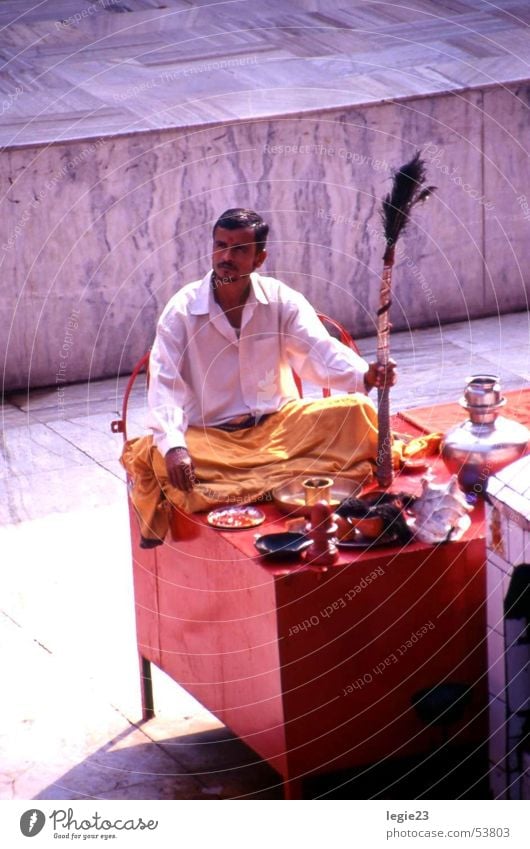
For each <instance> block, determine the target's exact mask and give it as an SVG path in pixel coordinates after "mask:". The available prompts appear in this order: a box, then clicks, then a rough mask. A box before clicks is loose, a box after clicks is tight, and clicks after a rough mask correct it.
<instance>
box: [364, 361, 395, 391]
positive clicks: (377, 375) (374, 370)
mask: <svg viewBox="0 0 530 849" xmlns="http://www.w3.org/2000/svg"><path fill="white" fill-rule="evenodd" d="M395 382H396V364H395V362H394V360H389V361H388V365H387V366H386V367H385V366H382V365H380V364H379V363H370V365H369V366H368V371H367V372H365V375H364V385H365V387H366V391H367V392H370V389H373V388H374V386H375V387H377V389H384V387H385V386H389V387H390V386H393V385H394V383H395Z"/></svg>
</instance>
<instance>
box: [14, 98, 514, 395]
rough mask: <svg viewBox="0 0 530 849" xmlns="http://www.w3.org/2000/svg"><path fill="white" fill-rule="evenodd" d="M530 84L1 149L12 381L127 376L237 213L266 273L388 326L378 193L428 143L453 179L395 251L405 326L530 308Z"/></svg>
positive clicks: (360, 321) (440, 183) (362, 324)
mask: <svg viewBox="0 0 530 849" xmlns="http://www.w3.org/2000/svg"><path fill="white" fill-rule="evenodd" d="M529 93H530V87H529V86H528V85H518V86H512V87H511V88H501V87H499V88H491V89H488V90H473V91H468V92H465V93H454V94H447V95H439V96H432V97H423V98H415V99H409V100H403V101H400V102H383V103H380V104H376V105H369V106H363V107H352V108H348V109H339V110H330V111H328V112H322V111H321V112H318V113H307V114H298V115H295V116H292V117H282V118H271V119H267V120H254V121H248V122H245V121H238V122H234V123H233V124H227V123H223V124H222V125H218V126H210V127H206V128H200V129H193V130H189V131H184V130H167V131H160V132H158V131H153V132H147V133H137V134H134V135H130V136H120V137H116V138H107V139H99V140H98V139H94V140H89V141H78V142H72V143H63V144H55V145H48V146H43V147H38V148H31V147H28V148H20V149H4V150H3V151H2V152H1V156H0V168H1V173H2V185H3V187H4V191H5V194H4V198H3V202H2V211H3V214H2V216H1V218H0V263H1V270H2V290H3V298H2V302H1V305H0V320H1V324H2V328H3V331H2V338H1V345H2V350H1V354H0V357H1V361H2V363H5V367H4V381H5V388H6V389H12V388H24V387H27V386H39V385H55V384H56V383H62V382H71V381H76V380H82V379H86V378H92V379H94V378H97V377H103V376H110V375H114V374H117V373H126V372H127V371H130V370H131V367H132V366H133V364H134V362H135V361H136V360H137V359H138V358H139V356H140V355H141V354H142V353H143V351H144V350H145V349H146V348H147V347H148V346H149V344H150V342H151V340H152V337H153V333H154V329H155V322H156V318H157V316H158V314H159V313H160V311H161V309H162V307H163V306H164V304H165V302H166V301H167V300H168V298H169V297H170V295H171V294H172V292H174V291H175V290H176V289H178V288H179V287H180V286H182V285H183V284H184V283H186V282H188V281H190V280H193V279H195V278H197V277H198V276H202V274H203V273H205V272H206V271H207V270H208V268H209V262H210V247H211V238H210V233H211V227H212V223H213V221H214V220H215V218H216V217H217V215H218V214H219V213H220V212H221V211H222V210H223V209H225V208H227V207H230V206H251V207H254V208H256V209H258V210H259V211H260V212H262V213H263V214H264V215H265V217H266V218H268V219H269V220H270V223H271V236H270V243H269V258H268V260H267V264H266V271H267V272H268V273H270V274H272V275H276V276H278V277H280V278H282V279H284V280H285V281H286V282H288V283H289V284H291V285H292V286H294V287H295V288H297V289H300V290H301V291H303V292H304V293H305V294H306V295H307V296H308V298H309V299H310V300H311V302H312V303H313V304H314V306H315V307H316V308H317V309H319V310H321V311H324V312H327V313H329V314H330V315H332V316H334V317H336V318H338V319H340V320H341V321H343V323H344V324H346V325H347V326H348V327H349V329H350V330H352V332H353V333H354V335H355V336H356V337H358V338H359V337H362V336H366V335H372V334H373V333H374V321H375V311H376V305H377V300H378V288H379V274H380V271H381V257H382V253H383V241H382V227H381V222H380V214H379V209H380V202H381V199H382V197H383V196H384V194H385V193H386V192H387V191H388V190H389V188H390V185H391V173H392V169H393V168H395V167H396V166H398V165H400V164H402V163H403V162H404V161H406V159H407V158H408V157H410V156H411V155H412V154H413V153H414V151H415V150H416V149H418V148H421V149H422V150H423V151H424V157H425V160H426V163H427V167H428V179H429V182H430V183H434V184H435V185H436V186H437V187H438V188H437V191H436V194H435V196H434V197H433V198H432V199H431V200H430V201H429V202H428V203H427V204H426V205H425V206H424V207H422V208H416V210H415V211H414V215H413V220H412V222H411V224H410V226H409V229H408V231H407V232H406V233H405V235H404V236H403V238H402V241H401V243H400V245H399V246H398V263H397V265H396V268H395V272H394V306H393V323H394V327H395V328H396V329H398V328H399V329H406V328H409V327H419V326H429V325H436V324H438V323H439V322H447V321H454V320H460V319H464V320H465V319H467V318H475V317H479V316H483V315H487V314H495V313H497V312H505V311H513V310H518V309H525V308H526V307H527V299H528V294H529V290H530V276H529V272H528V262H526V259H527V255H528V249H527V240H528V233H529V227H530V209H529V205H530V190H529V189H528V188H527V186H526V177H525V174H526V173H527V153H526V149H525V144H524V136H523V133H524V132H525V126H526V122H527V115H528V102H529Z"/></svg>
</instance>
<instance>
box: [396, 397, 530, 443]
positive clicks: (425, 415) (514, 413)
mask: <svg viewBox="0 0 530 849" xmlns="http://www.w3.org/2000/svg"><path fill="white" fill-rule="evenodd" d="M504 396H505V398H506V404H505V406H504V407H501V409H500V415H501V416H506V417H507V418H509V419H514V420H515V421H518V422H521V424H524V425H527V426H529V425H530V389H512V390H510V391H508V392H505V393H504ZM400 416H401V418H402V419H404V420H405V421H406V422H409V424H412V425H414V426H415V427H417V428H419V429H420V430H422V431H423V433H432V432H433V431H441V432H442V433H446V432H447V431H448V430H449V429H450V428H452V427H453V425H456V424H459V423H460V422H463V421H465V420H466V419H467V418H468V414H467V412H466V410H464V408H463V407H461V406H460V404H459V403H458V402H457V401H456V402H455V401H452V402H450V403H449V404H433V405H432V406H430V407H415V408H414V409H412V410H404V411H403V412H402V413H400Z"/></svg>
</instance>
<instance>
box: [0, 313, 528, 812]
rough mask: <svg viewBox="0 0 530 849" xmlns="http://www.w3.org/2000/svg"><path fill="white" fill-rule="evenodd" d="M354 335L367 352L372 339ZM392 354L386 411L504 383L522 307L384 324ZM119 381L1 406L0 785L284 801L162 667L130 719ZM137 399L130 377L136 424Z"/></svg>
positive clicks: (521, 380) (15, 793)
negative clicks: (395, 376)
mask: <svg viewBox="0 0 530 849" xmlns="http://www.w3.org/2000/svg"><path fill="white" fill-rule="evenodd" d="M360 348H361V351H362V353H363V354H364V355H366V356H370V355H371V353H372V352H373V350H374V340H373V339H366V340H361V341H360ZM392 352H393V355H394V357H395V359H396V360H397V362H398V365H399V370H400V382H399V384H398V385H397V386H396V387H395V389H394V390H393V392H392V400H393V406H394V409H396V410H397V409H405V408H409V407H413V406H418V405H423V404H428V403H431V402H432V403H438V402H442V401H446V400H453V399H456V398H458V397H459V396H460V395H461V392H462V388H463V384H464V379H465V377H466V376H467V375H468V374H470V373H478V372H488V373H491V372H493V373H497V374H499V375H500V376H501V378H502V384H503V386H504V388H506V389H508V388H516V387H518V386H522V385H525V384H527V383H528V381H529V380H530V333H529V316H528V314H526V313H518V314H512V315H507V316H502V317H498V316H497V317H493V318H488V319H483V320H480V321H474V322H470V323H463V324H458V325H457V324H455V325H446V326H444V327H438V328H434V329H428V330H415V331H412V332H410V333H399V334H394V335H393V337H392ZM125 383H126V378H125V377H119V378H116V379H111V380H106V381H99V382H94V383H91V384H78V385H72V386H67V387H66V388H65V391H64V393H63V394H62V395H61V397H60V398H59V397H58V393H57V390H56V388H50V389H40V390H36V391H34V392H30V393H17V394H14V395H11V396H9V397H8V398H6V399H5V403H4V404H3V406H2V407H0V411H1V412H0V416H1V425H2V443H1V445H2V447H1V456H2V460H1V463H2V465H1V466H0V548H1V551H2V553H3V557H2V568H1V570H0V598H1V604H0V611H1V616H0V643H1V646H2V649H1V650H2V657H3V680H4V686H5V690H4V697H3V699H2V710H3V721H2V723H1V724H0V761H1V763H2V764H3V767H2V774H1V775H0V798H2V799H30V798H39V799H91V798H96V799H189V798H192V799H219V798H221V799H227V798H281V789H280V787H279V782H278V778H277V776H276V774H275V773H274V772H273V771H272V770H271V769H269V768H268V766H267V765H266V764H264V763H263V762H262V761H260V759H259V758H258V757H257V756H256V755H254V754H253V753H252V752H251V751H250V750H249V749H248V748H247V747H246V746H244V745H243V744H242V743H241V742H240V741H238V740H237V739H234V738H233V737H232V735H231V734H230V733H229V732H228V731H227V730H226V729H225V728H224V727H223V726H222V725H220V723H219V722H218V721H217V720H216V719H215V718H214V717H213V716H211V715H210V714H209V713H208V712H207V711H206V710H204V709H203V708H202V707H201V706H200V705H199V704H197V702H195V701H194V700H193V699H192V698H191V697H190V696H188V695H187V694H186V693H185V692H184V691H183V690H182V689H180V688H179V687H177V686H176V685H175V684H173V682H171V681H169V680H168V679H166V678H165V677H164V676H163V675H162V674H161V673H160V674H157V676H156V681H155V702H156V705H157V716H156V718H155V719H153V720H151V721H149V722H147V723H142V722H141V721H140V702H139V688H138V673H137V662H136V648H135V631H134V604H133V596H132V585H131V568H130V564H131V549H130V542H129V530H128V515H127V508H126V492H125V486H124V480H123V474H122V470H121V467H120V466H119V463H118V460H117V457H118V454H119V451H120V439H121V438H120V437H119V436H116V435H112V434H111V433H110V429H109V423H110V421H111V420H112V419H113V418H116V417H117V410H118V408H119V406H120V399H121V396H122V393H123V388H124V385H125ZM144 401H145V387H144V385H143V384H141V385H139V386H138V387H137V389H136V390H135V392H134V394H133V396H132V400H131V416H130V423H131V426H132V428H133V429H134V430H139V429H141V428H142V426H143V425H142V409H143V407H144ZM506 414H507V415H509V409H508V410H507V412H506ZM396 798H404V797H403V796H399V795H398V796H397V797H396Z"/></svg>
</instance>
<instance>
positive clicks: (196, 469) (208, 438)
mask: <svg viewBox="0 0 530 849" xmlns="http://www.w3.org/2000/svg"><path fill="white" fill-rule="evenodd" d="M268 230H269V227H268V225H267V224H266V223H265V222H264V221H263V219H262V218H261V217H260V216H259V215H258V214H257V213H256V212H253V211H251V210H248V209H229V210H227V211H226V212H224V213H223V214H222V215H221V217H220V218H219V219H218V221H217V222H216V224H215V226H214V228H213V256H212V269H213V270H211V271H209V272H208V274H207V275H206V277H204V278H203V279H202V280H198V281H196V282H194V283H190V284H188V285H187V286H184V287H183V288H182V289H181V290H180V291H178V292H177V293H176V295H174V296H173V297H172V298H171V300H170V301H169V303H168V304H167V306H166V308H165V309H164V311H163V313H162V316H161V318H160V321H159V323H158V328H157V334H156V339H155V343H154V345H153V349H152V352H151V357H150V366H149V374H150V384H149V396H148V401H149V408H150V415H149V426H150V428H151V429H152V431H153V436H152V437H143V438H141V439H137V440H131V441H130V442H128V443H127V445H126V447H125V450H124V454H123V458H122V459H123V463H124V465H125V467H126V469H127V470H128V472H129V474H130V476H131V478H132V481H133V489H132V498H133V502H134V504H135V506H136V508H137V511H138V513H139V517H140V524H141V530H142V536H143V537H144V539H145V540H146V541H147V540H151V541H152V542H153V544H156V543H157V542H160V541H161V540H163V538H164V536H165V533H166V531H167V527H168V513H167V510H164V509H162V508H163V507H164V502H165V501H166V502H170V503H172V504H174V505H175V506H177V507H179V508H181V509H183V510H185V511H187V512H194V511H198V510H204V509H208V508H211V507H213V506H218V505H219V504H223V503H227V502H229V503H238V502H249V501H252V500H255V499H257V498H259V497H260V496H262V495H263V494H264V493H265V492H267V491H269V490H270V489H271V488H273V487H274V486H276V485H278V484H279V483H280V482H283V481H285V480H287V479H290V478H293V477H296V476H298V475H304V474H308V475H322V474H330V475H338V474H340V475H342V476H345V477H351V478H354V479H359V480H361V479H363V480H365V479H366V478H367V477H369V476H370V475H371V470H372V466H373V461H374V460H375V457H376V454H377V416H376V412H375V408H374V406H373V404H372V402H371V401H370V400H369V399H368V398H367V393H368V392H369V391H370V390H371V389H372V388H373V387H374V386H380V385H382V384H383V382H384V381H385V380H387V381H388V382H389V383H390V384H392V383H393V382H394V379H395V374H394V364H393V363H391V364H390V365H389V366H388V367H387V368H386V369H385V368H383V367H381V366H378V365H377V364H376V363H371V364H370V365H369V364H368V363H366V362H365V361H364V360H363V359H362V358H361V357H359V356H358V355H357V354H356V353H355V352H354V351H352V350H351V349H349V348H347V347H346V346H345V345H342V344H341V343H340V342H338V341H337V340H336V339H334V338H333V337H331V336H330V335H329V334H328V332H327V331H326V330H325V328H324V327H323V325H322V323H321V322H320V320H319V319H318V317H317V315H316V313H315V311H314V310H313V308H312V307H311V306H310V304H309V303H308V301H307V300H306V299H305V298H304V296H303V295H301V294H300V293H299V292H296V291H295V290H293V289H291V288H290V287H289V286H286V285H285V284H284V283H282V282H280V281H279V280H276V279H274V278H272V277H265V276H262V275H260V274H258V273H257V269H258V268H260V266H261V265H262V264H263V262H264V260H265V257H266V250H265V244H266V239H267V235H268ZM293 369H294V371H295V372H296V373H297V374H299V375H300V376H301V377H302V378H304V379H307V380H310V381H312V382H314V383H318V384H319V385H320V386H328V387H329V388H331V389H336V390H341V391H343V392H344V393H355V394H352V395H341V396H333V397H331V398H325V399H322V400H318V401H312V402H311V401H307V400H302V399H300V398H299V396H298V392H297V389H296V384H295V382H294V379H293V373H292V370H293ZM166 506H167V503H166ZM146 544H148V543H147V542H146Z"/></svg>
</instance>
